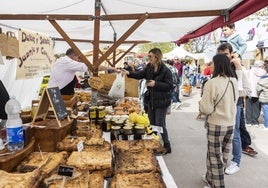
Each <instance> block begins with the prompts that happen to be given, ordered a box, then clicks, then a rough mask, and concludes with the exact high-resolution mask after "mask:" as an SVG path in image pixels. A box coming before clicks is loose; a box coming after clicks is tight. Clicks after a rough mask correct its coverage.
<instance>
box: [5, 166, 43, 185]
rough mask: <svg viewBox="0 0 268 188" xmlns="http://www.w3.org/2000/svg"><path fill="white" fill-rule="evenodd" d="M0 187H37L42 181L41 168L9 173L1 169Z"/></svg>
mask: <svg viewBox="0 0 268 188" xmlns="http://www.w3.org/2000/svg"><path fill="white" fill-rule="evenodd" d="M0 177H1V181H0V182H1V183H0V187H8V188H25V187H31V188H37V187H38V186H39V183H40V170H39V169H36V170H34V171H32V172H27V173H8V172H6V171H4V170H0Z"/></svg>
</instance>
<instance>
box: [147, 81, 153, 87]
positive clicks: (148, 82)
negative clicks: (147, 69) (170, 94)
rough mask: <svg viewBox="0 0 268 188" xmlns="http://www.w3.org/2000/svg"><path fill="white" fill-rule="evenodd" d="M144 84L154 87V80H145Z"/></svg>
mask: <svg viewBox="0 0 268 188" xmlns="http://www.w3.org/2000/svg"><path fill="white" fill-rule="evenodd" d="M146 86H147V87H154V86H155V81H154V80H146Z"/></svg>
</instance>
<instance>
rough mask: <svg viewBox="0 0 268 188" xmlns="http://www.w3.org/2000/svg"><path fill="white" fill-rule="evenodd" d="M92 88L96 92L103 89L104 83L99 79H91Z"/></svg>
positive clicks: (89, 82)
mask: <svg viewBox="0 0 268 188" xmlns="http://www.w3.org/2000/svg"><path fill="white" fill-rule="evenodd" d="M88 84H89V85H90V87H92V88H93V89H96V90H100V89H101V88H102V87H103V81H102V80H101V79H100V78H99V77H96V76H95V77H91V78H90V79H89V81H88Z"/></svg>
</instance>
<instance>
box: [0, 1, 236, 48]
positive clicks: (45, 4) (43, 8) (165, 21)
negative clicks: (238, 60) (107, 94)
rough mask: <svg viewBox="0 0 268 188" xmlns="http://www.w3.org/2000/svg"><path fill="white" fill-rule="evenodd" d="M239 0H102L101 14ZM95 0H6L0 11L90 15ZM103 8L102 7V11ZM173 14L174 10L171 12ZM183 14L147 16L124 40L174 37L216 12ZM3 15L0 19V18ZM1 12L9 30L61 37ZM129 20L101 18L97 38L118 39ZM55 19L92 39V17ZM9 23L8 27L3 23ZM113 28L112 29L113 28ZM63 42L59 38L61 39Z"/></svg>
mask: <svg viewBox="0 0 268 188" xmlns="http://www.w3.org/2000/svg"><path fill="white" fill-rule="evenodd" d="M240 2H241V0H225V1H215V0H202V3H197V2H196V0H187V1H184V0H165V1H162V0H146V1H144V0H135V1H133V0H101V4H102V8H101V16H103V15H115V14H136V13H138V14H144V13H146V12H148V13H149V14H150V13H171V12H173V13H174V12H188V11H207V10H208V12H206V14H208V13H212V11H213V10H230V9H232V8H233V7H234V6H235V5H237V4H238V3H240ZM94 4H95V0H64V1H55V0H46V1H42V0H24V1H21V0H10V1H5V3H2V4H1V6H0V13H1V15H4V14H42V15H51V14H60V15H89V19H90V17H91V16H92V15H93V16H94V14H95V13H94V12H95V9H94ZM104 10H105V11H104ZM173 15H174V14H173ZM183 16H186V17H179V18H178V17H177V18H161V19H147V20H146V21H145V22H144V23H142V24H141V26H140V27H139V28H138V29H137V30H135V31H134V33H132V34H131V35H130V36H129V37H128V38H127V40H147V41H153V42H167V41H176V40H178V39H179V38H180V37H182V36H183V35H185V34H187V33H188V32H191V31H194V30H196V29H198V28H200V27H201V26H203V25H205V24H206V23H208V22H210V21H212V20H213V19H215V18H216V17H218V16H219V15H214V16H202V17H194V16H191V13H189V15H187V13H185V15H183ZM1 18H2V19H1ZM3 18H4V17H3V16H0V27H2V28H3V29H7V30H10V27H12V28H14V29H19V28H25V29H29V30H33V31H37V32H40V33H46V34H48V35H50V36H51V37H60V38H61V36H60V34H59V33H58V32H57V31H56V29H55V28H54V27H53V26H52V25H51V24H50V23H49V21H48V20H23V18H21V19H22V20H4V19H3ZM136 21H137V19H132V20H115V21H111V22H109V21H105V20H102V21H101V22H100V40H107V41H113V40H114V33H116V35H117V39H118V38H120V37H121V36H122V35H123V34H124V33H125V32H126V31H127V30H128V29H129V28H130V27H131V26H132V25H133V24H134V23H135V22H136ZM57 23H58V24H59V25H60V26H61V27H62V28H63V30H64V31H65V32H66V34H67V35H68V36H69V37H70V38H71V39H87V40H93V39H94V37H93V34H94V21H69V20H66V21H62V20H57ZM3 26H8V28H6V27H3ZM113 29H114V31H113ZM61 43H62V42H61ZM59 44H60V42H56V49H55V50H56V53H58V52H65V51H66V49H67V46H64V47H63V46H62V45H59ZM78 46H79V47H80V50H87V49H89V48H92V46H91V44H85V43H83V45H82V44H79V45H78Z"/></svg>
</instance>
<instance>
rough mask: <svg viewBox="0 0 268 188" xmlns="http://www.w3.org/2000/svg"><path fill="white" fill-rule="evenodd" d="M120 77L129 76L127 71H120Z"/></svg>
mask: <svg viewBox="0 0 268 188" xmlns="http://www.w3.org/2000/svg"><path fill="white" fill-rule="evenodd" d="M121 75H122V76H126V75H129V71H127V70H125V69H121Z"/></svg>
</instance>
